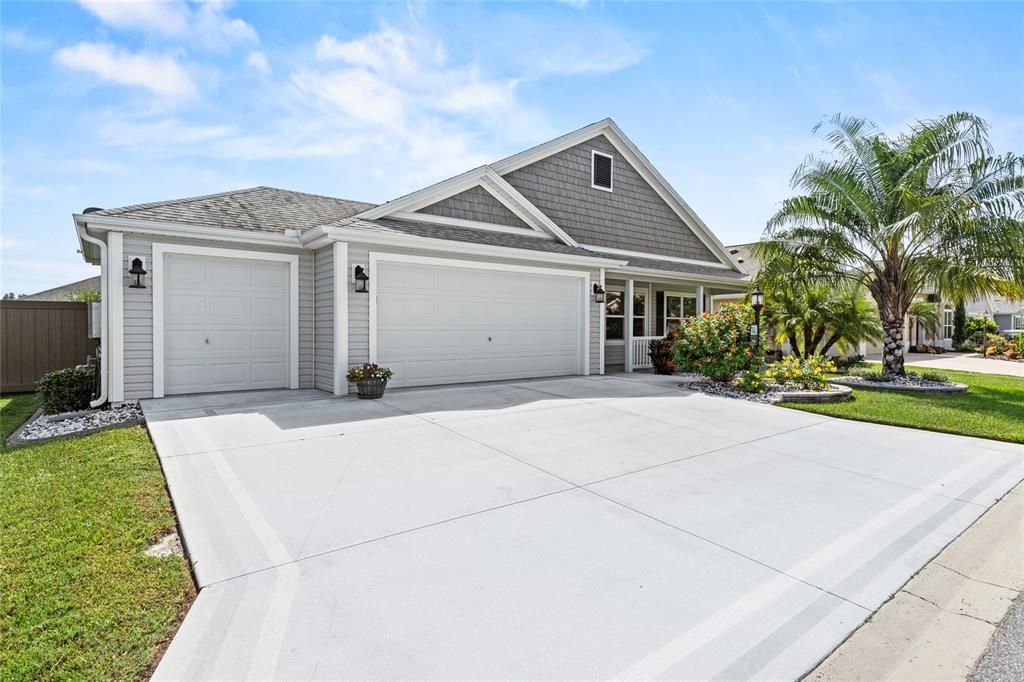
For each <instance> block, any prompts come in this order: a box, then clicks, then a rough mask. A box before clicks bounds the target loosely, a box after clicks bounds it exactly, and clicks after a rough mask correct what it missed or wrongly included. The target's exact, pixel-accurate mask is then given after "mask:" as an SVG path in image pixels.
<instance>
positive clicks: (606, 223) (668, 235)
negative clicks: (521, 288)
mask: <svg viewBox="0 0 1024 682" xmlns="http://www.w3.org/2000/svg"><path fill="white" fill-rule="evenodd" d="M593 150H596V151H598V152H601V153H604V154H609V155H610V156H611V157H612V158H613V159H614V161H613V191H611V192H607V191H604V190H600V189H594V188H593V187H591V177H590V170H591V151H593ZM504 178H505V180H507V181H508V183H509V184H510V185H512V186H513V187H515V188H516V189H517V190H519V192H520V193H522V194H523V196H525V197H526V198H527V199H529V200H530V202H532V203H533V204H534V205H535V206H537V208H539V209H540V210H541V211H543V212H544V213H545V214H547V216H548V217H550V218H551V219H552V220H554V221H555V223H556V224H557V225H558V226H559V227H561V228H562V229H563V230H565V231H566V232H567V233H568V234H569V235H570V236H571V237H573V238H574V239H575V240H576V241H578V242H580V243H582V244H593V245H595V246H604V247H607V248H616V249H625V250H628V251H644V252H647V253H656V254H660V255H663V256H675V257H678V258H692V259H695V260H705V261H712V262H718V258H716V257H715V256H714V254H712V253H711V251H710V250H709V249H708V247H707V246H705V245H704V243H703V242H702V241H701V240H700V239H699V238H698V237H697V236H696V235H695V234H694V233H693V232H692V231H691V230H690V228H689V227H688V226H687V225H686V224H685V223H684V222H683V221H682V219H681V218H680V217H679V216H678V215H677V214H676V213H675V211H673V210H672V209H671V208H670V207H669V205H668V204H666V203H665V201H664V200H663V199H662V198H661V197H660V196H659V195H658V193H657V192H655V191H654V189H653V188H652V187H651V186H650V185H649V184H647V181H646V180H644V179H643V177H642V176H641V175H640V174H639V173H638V172H637V171H636V169H634V168H633V167H632V166H630V165H629V163H627V162H626V160H625V159H624V158H623V157H622V155H621V154H619V152H618V150H616V149H615V147H614V146H613V145H612V144H611V142H609V141H608V139H607V138H606V137H605V136H604V135H598V136H597V137H594V138H591V139H590V140H587V141H586V142H582V143H580V144H578V145H576V146H575V147H570V148H569V149H566V150H564V151H562V152H559V153H557V154H553V155H551V156H548V157H546V158H543V159H541V160H540V161H536V162H534V163H532V164H530V165H528V166H524V167H523V168H520V169H518V170H514V171H511V172H510V173H507V174H506V175H505V176H504Z"/></svg>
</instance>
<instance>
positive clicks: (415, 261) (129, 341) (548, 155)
mask: <svg viewBox="0 0 1024 682" xmlns="http://www.w3.org/2000/svg"><path fill="white" fill-rule="evenodd" d="M74 220H75V227H76V229H77V230H78V234H79V237H80V241H81V248H82V252H83V255H84V257H85V259H86V260H87V261H89V262H91V263H100V264H102V272H103V276H104V282H103V285H102V289H103V290H104V296H103V305H104V307H106V308H108V315H107V316H106V319H107V320H108V321H109V325H105V329H104V335H103V345H104V357H105V358H106V359H107V362H106V363H105V365H106V369H107V372H108V373H107V374H106V376H105V377H104V378H105V380H106V383H105V390H106V395H107V397H108V398H109V399H110V400H112V401H114V402H117V401H121V400H131V399H137V398H148V397H153V396H157V397H159V396H164V395H171V394H182V393H196V392H204V391H225V390H240V389H257V388H275V387H288V388H306V387H316V388H320V389H323V390H325V391H330V392H333V393H335V394H344V393H346V392H348V391H349V387H348V385H347V383H346V381H345V372H346V370H347V369H348V368H349V367H351V366H354V365H358V364H361V363H364V362H377V363H380V364H382V365H386V366H388V367H391V368H392V369H394V370H395V376H394V378H393V379H392V385H394V386H399V387H402V386H417V385H433V384H447V383H457V382H473V381H485V380H497V379H518V378H529V377H543V376H559V375H571V374H599V373H604V372H605V371H606V369H618V368H622V369H626V370H629V369H632V368H635V367H637V366H644V365H646V364H647V363H649V360H648V358H647V341H648V339H649V338H652V337H657V336H660V335H662V334H663V333H664V332H665V329H667V328H671V327H672V326H674V325H676V324H678V323H679V321H680V320H681V319H682V318H683V317H685V316H687V315H693V314H695V313H697V312H699V311H701V310H703V309H704V308H705V306H706V305H707V302H708V301H709V300H711V299H712V297H714V296H717V295H721V294H726V293H730V292H738V291H742V290H743V289H744V288H745V284H746V280H747V275H746V273H745V272H743V270H742V269H741V268H740V267H739V265H738V264H737V263H736V262H735V260H734V259H733V258H732V257H731V256H730V255H729V253H728V251H727V250H726V249H725V247H724V246H723V245H722V244H721V243H720V242H719V241H718V239H716V238H715V236H714V235H713V234H712V233H711V231H710V230H709V229H708V227H707V226H706V225H705V224H704V223H703V222H702V221H701V220H700V218H698V217H697V215H696V214H695V213H694V212H693V210H692V209H690V207H689V206H687V204H686V203H685V202H684V201H683V199H682V198H681V197H680V196H679V195H678V194H676V192H675V190H674V189H672V187H671V186H669V184H668V183H667V182H666V180H665V179H664V178H663V177H662V176H661V175H660V174H659V173H658V171H657V170H655V169H654V168H653V167H652V166H651V165H650V163H649V162H648V161H647V159H646V158H645V157H644V156H643V155H642V154H641V153H640V152H639V150H637V148H636V147H635V146H634V145H633V143H632V142H630V141H629V139H627V138H626V136H625V135H624V134H623V133H622V131H621V130H620V129H619V128H618V126H617V125H615V123H614V122H613V121H611V120H610V119H606V120H604V121H600V122H598V123H595V124H592V125H589V126H586V127H585V128H581V129H580V130H577V131H575V132H572V133H569V134H567V135H564V136H562V137H559V138H557V139H554V140H551V141H550V142H547V143H544V144H541V145H539V146H537V147H533V148H531V149H528V150H526V151H524V152H521V153H519V154H516V155H514V156H511V157H508V158H506V159H503V160H501V161H498V162H496V163H492V164H490V165H486V166H481V167H479V168H475V169H473V170H470V171H467V172H466V173H463V174H461V175H458V176H456V177H453V178H450V179H448V180H445V181H443V182H440V183H437V184H435V185H431V186H429V187H426V188H424V189H421V190H419V191H416V192H413V193H411V194H407V195H405V196H403V197H400V198H397V199H395V200H393V201H390V202H388V203H385V204H382V205H374V204H369V203H362V202H356V201H347V200H344V199H335V198H330V197H324V196H317V195H312V194H304V193H301V192H292V191H286V190H281V189H274V188H270V187H254V188H251V189H244V190H238V191H233V192H225V193H222V194H213V195H209V196H202V197H191V198H186V199H177V200H172V201H161V202H156V203H148V204H139V205H135V206H128V207H124V208H114V209H107V210H100V209H86V211H84V212H83V213H82V214H77V215H75V216H74ZM135 261H138V262H135ZM133 264H134V265H138V266H141V267H142V269H144V270H146V272H147V274H145V275H144V276H140V277H139V280H140V281H139V282H138V284H141V286H133V285H134V284H136V282H135V279H136V276H135V275H130V274H129V270H130V269H132V267H133ZM136 269H137V268H136ZM364 276H365V277H368V279H362V277H364ZM361 289H365V293H364V292H363V291H360V290H361ZM602 291H603V292H604V293H602ZM602 298H603V299H604V300H603V302H602V301H601V299H602Z"/></svg>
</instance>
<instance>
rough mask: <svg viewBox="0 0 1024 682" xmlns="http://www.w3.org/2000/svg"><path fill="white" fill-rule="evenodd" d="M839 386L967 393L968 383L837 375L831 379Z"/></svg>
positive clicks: (915, 391)
mask: <svg viewBox="0 0 1024 682" xmlns="http://www.w3.org/2000/svg"><path fill="white" fill-rule="evenodd" d="M829 382H830V383H832V384H835V385H837V386H850V387H853V388H863V389H867V390H872V391H875V390H877V391H909V392H911V393H967V384H958V383H955V382H952V381H928V380H926V379H922V378H920V377H915V376H905V377H893V378H892V379H890V380H888V381H870V380H868V379H865V378H863V377H854V376H848V377H837V378H835V379H829Z"/></svg>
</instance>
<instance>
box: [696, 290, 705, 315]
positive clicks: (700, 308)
mask: <svg viewBox="0 0 1024 682" xmlns="http://www.w3.org/2000/svg"><path fill="white" fill-rule="evenodd" d="M702 312H704V287H697V314H698V315H700V314H701V313H702Z"/></svg>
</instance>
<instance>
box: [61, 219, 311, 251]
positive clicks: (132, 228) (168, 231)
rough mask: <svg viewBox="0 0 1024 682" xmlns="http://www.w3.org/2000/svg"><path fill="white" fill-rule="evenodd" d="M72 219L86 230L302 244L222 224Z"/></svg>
mask: <svg viewBox="0 0 1024 682" xmlns="http://www.w3.org/2000/svg"><path fill="white" fill-rule="evenodd" d="M75 220H76V221H79V220H80V221H81V222H83V223H85V224H86V225H88V228H89V229H90V230H99V231H107V232H135V233H138V234H152V235H159V236H163V237H182V238H185V239H211V240H216V241H219V242H238V243H240V244H260V245H263V246H282V247H291V248H295V249H302V248H304V245H303V243H302V241H301V240H300V238H299V237H297V236H296V237H292V236H288V235H284V234H272V233H262V232H257V231H255V230H233V229H231V228H226V227H206V226H202V225H187V224H184V223H167V222H158V221H155V220H138V219H133V218H117V217H114V216H96V217H93V216H91V215H88V214H86V215H76V216H75Z"/></svg>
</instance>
